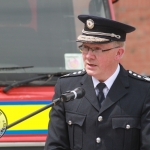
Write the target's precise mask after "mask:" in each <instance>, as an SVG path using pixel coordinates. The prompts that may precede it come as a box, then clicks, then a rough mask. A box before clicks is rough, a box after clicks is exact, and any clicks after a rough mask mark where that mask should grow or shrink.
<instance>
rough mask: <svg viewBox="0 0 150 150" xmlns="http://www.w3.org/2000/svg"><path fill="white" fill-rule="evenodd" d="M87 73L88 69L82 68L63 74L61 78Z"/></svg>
mask: <svg viewBox="0 0 150 150" xmlns="http://www.w3.org/2000/svg"><path fill="white" fill-rule="evenodd" d="M85 73H86V71H85V70H84V69H83V70H80V71H77V72H71V73H69V74H66V75H63V76H61V77H60V78H65V77H74V76H81V75H84V74H85Z"/></svg>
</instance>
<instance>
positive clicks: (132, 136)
mask: <svg viewBox="0 0 150 150" xmlns="http://www.w3.org/2000/svg"><path fill="white" fill-rule="evenodd" d="M112 129H113V131H114V132H113V133H114V134H113V136H114V139H115V140H114V142H113V144H114V150H118V149H120V148H121V149H123V150H137V149H139V143H140V129H141V125H140V118H138V117H132V116H125V117H124V116H123V117H115V118H112ZM115 141H117V142H115ZM119 142H120V143H119ZM118 143H119V144H118ZM118 146H119V148H117V147H118Z"/></svg>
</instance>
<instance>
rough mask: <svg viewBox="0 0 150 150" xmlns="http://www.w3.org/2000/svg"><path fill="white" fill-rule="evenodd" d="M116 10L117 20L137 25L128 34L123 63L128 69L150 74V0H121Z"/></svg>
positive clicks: (116, 4)
mask: <svg viewBox="0 0 150 150" xmlns="http://www.w3.org/2000/svg"><path fill="white" fill-rule="evenodd" d="M114 11H115V18H116V20H117V21H121V22H123V23H127V24H129V25H132V26H134V27H136V30H135V31H134V32H132V33H130V34H128V35H127V40H126V53H125V55H124V57H123V60H122V64H123V65H124V67H125V68H126V69H128V70H133V71H134V72H137V73H139V74H142V75H148V76H150V0H144V1H143V0H132V1H131V0H119V1H118V2H117V3H115V4H114Z"/></svg>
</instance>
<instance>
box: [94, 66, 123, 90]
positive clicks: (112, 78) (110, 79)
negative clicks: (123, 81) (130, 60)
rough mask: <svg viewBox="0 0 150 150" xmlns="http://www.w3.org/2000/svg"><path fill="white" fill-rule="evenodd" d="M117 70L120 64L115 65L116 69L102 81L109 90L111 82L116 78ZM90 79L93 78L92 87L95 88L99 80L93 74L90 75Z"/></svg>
mask: <svg viewBox="0 0 150 150" xmlns="http://www.w3.org/2000/svg"><path fill="white" fill-rule="evenodd" d="M119 71H120V65H118V66H117V69H116V71H115V72H114V73H113V74H112V75H111V76H110V77H109V78H108V79H107V80H106V81H105V82H104V83H105V84H106V86H107V88H108V89H109V90H110V88H111V86H112V84H113V83H114V81H115V79H116V78H117V76H118V74H119ZM92 80H93V85H94V88H96V86H97V84H99V83H100V82H99V80H97V79H96V78H94V77H93V76H92Z"/></svg>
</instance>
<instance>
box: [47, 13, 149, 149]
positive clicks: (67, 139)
mask: <svg viewBox="0 0 150 150" xmlns="http://www.w3.org/2000/svg"><path fill="white" fill-rule="evenodd" d="M79 19H80V20H81V21H82V22H83V23H84V25H85V27H84V29H83V30H82V35H80V36H79V37H78V39H77V42H81V45H80V46H79V48H80V51H81V52H82V56H83V61H84V67H85V71H78V72H74V73H71V74H68V75H67V76H63V77H61V78H60V79H59V80H58V82H57V84H56V87H55V95H54V97H53V99H56V98H59V97H60V96H61V94H62V93H65V92H66V91H68V90H73V89H75V88H77V87H82V88H83V89H84V90H85V96H84V97H83V98H80V99H77V100H72V101H69V102H64V103H63V102H61V103H60V104H58V105H57V106H54V107H53V108H52V110H51V113H50V123H49V128H48V137H47V140H46V145H45V150H150V83H149V81H150V78H148V77H145V76H141V75H138V74H136V73H134V72H132V71H127V70H125V69H124V68H123V67H122V65H121V64H120V60H121V58H122V56H123V55H124V52H125V40H126V34H127V33H129V32H132V31H134V30H135V28H134V27H132V26H129V25H126V24H123V23H120V22H116V21H113V20H109V19H105V18H100V17H96V16H88V15H80V16H79ZM99 83H100V84H99ZM97 85H98V86H97ZM100 88H101V89H100Z"/></svg>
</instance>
